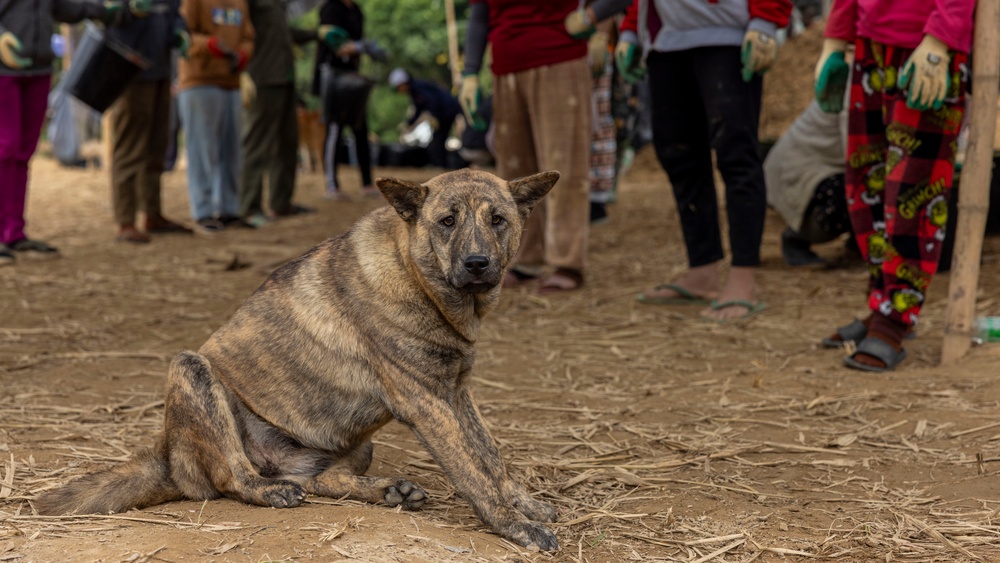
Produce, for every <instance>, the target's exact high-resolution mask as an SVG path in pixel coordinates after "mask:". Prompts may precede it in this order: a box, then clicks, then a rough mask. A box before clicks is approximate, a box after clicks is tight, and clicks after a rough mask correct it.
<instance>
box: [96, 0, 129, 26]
mask: <svg viewBox="0 0 1000 563" xmlns="http://www.w3.org/2000/svg"><path fill="white" fill-rule="evenodd" d="M103 6H104V17H102V18H101V21H103V22H104V23H106V24H108V25H112V24H114V23H115V22H117V21H118V18H120V17H121V15H122V9H123V8H124V7H125V4H123V3H122V2H121V0H107V1H106V2H105V3H104V4H103Z"/></svg>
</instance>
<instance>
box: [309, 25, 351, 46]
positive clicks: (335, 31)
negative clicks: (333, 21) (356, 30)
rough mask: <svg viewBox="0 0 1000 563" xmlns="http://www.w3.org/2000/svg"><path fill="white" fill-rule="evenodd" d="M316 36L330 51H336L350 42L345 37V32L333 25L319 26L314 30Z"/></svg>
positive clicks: (346, 36) (347, 37)
mask: <svg viewBox="0 0 1000 563" xmlns="http://www.w3.org/2000/svg"><path fill="white" fill-rule="evenodd" d="M316 36H317V37H318V38H319V40H320V41H322V42H323V43H325V44H326V46H327V47H329V49H330V50H331V51H336V50H337V49H340V48H341V47H343V46H344V44H345V43H347V42H348V41H350V40H351V38H350V37H349V36H348V35H347V30H346V29H344V28H342V27H337V26H335V25H321V26H319V29H317V30H316Z"/></svg>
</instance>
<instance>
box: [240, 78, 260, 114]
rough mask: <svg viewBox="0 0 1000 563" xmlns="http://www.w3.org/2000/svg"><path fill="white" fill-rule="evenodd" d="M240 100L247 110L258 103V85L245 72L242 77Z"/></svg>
mask: <svg viewBox="0 0 1000 563" xmlns="http://www.w3.org/2000/svg"><path fill="white" fill-rule="evenodd" d="M240 100H241V101H242V102H243V107H245V108H248V107H250V106H252V105H254V102H256V101H257V83H256V82H254V81H253V78H251V77H250V75H249V74H247V73H245V72H244V73H243V74H241V75H240Z"/></svg>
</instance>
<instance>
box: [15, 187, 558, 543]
mask: <svg viewBox="0 0 1000 563" xmlns="http://www.w3.org/2000/svg"><path fill="white" fill-rule="evenodd" d="M558 179H559V174H558V173H557V172H543V173H540V174H536V175H533V176H529V177H526V178H522V179H518V180H514V181H511V182H506V181H504V180H502V179H500V178H497V177H496V176H493V175H492V174H489V173H486V172H477V171H472V170H460V171H456V172H449V173H446V174H442V175H440V176H437V177H435V178H433V179H431V180H430V181H428V182H427V183H426V184H417V183H413V182H406V181H402V180H396V179H391V178H380V179H379V180H378V181H377V185H378V187H379V189H380V190H381V191H382V193H383V195H384V196H385V197H386V199H387V200H388V201H389V203H390V205H391V206H390V207H384V208H381V209H378V210H376V211H373V212H372V213H371V214H369V215H367V216H366V217H364V218H362V219H361V220H360V221H359V222H358V223H357V224H356V225H355V226H354V227H353V228H352V229H351V230H350V231H348V232H347V233H345V234H343V235H341V236H339V237H335V238H332V239H330V240H327V241H325V242H323V243H321V244H320V245H318V246H316V247H315V248H313V249H311V250H309V251H308V252H306V254H305V255H303V256H302V257H300V258H298V259H296V260H294V261H292V262H290V263H288V264H286V265H285V266H283V267H281V268H279V269H278V270H276V271H275V272H274V273H273V274H272V275H271V276H270V278H268V280H267V281H265V282H264V284H263V285H262V286H261V287H260V288H259V289H258V290H257V291H256V292H254V293H253V294H252V295H251V296H250V298H249V299H247V301H246V303H244V305H243V306H242V307H241V308H240V309H239V310H238V311H236V313H235V314H234V315H233V317H232V318H231V319H230V320H229V322H227V323H226V324H225V325H223V326H222V328H220V329H219V330H218V331H217V332H215V334H213V335H212V336H211V337H210V338H209V340H208V342H206V343H205V344H204V346H202V347H201V349H200V350H199V351H198V352H191V351H186V352H182V353H181V354H180V355H178V356H177V358H176V359H174V361H173V362H172V363H171V365H170V371H169V374H168V376H167V389H166V400H165V409H164V410H165V420H164V425H163V426H164V427H163V433H162V434H161V435H160V437H159V439H158V440H157V442H156V445H155V446H154V447H153V448H151V449H148V450H145V451H143V452H141V453H139V454H138V455H136V456H135V457H134V458H133V459H131V460H129V461H128V462H126V463H125V464H123V465H121V466H118V467H115V468H112V469H110V470H107V471H104V472H100V473H95V474H91V475H87V476H84V477H82V478H80V479H77V480H76V481H73V482H71V483H69V484H68V485H66V486H64V487H62V488H59V489H56V490H52V491H47V492H45V493H43V494H42V495H41V496H40V497H38V498H37V499H36V500H35V508H36V509H37V510H38V512H39V513H41V514H65V513H75V514H84V513H109V512H123V511H126V510H129V509H131V508H141V507H146V506H151V505H155V504H159V503H162V502H167V501H171V500H178V499H194V500H201V499H212V498H218V497H221V496H226V497H229V498H232V499H236V500H240V501H243V502H246V503H250V504H257V505H261V506H272V507H293V506H298V505H299V504H301V503H302V501H303V500H304V499H305V497H306V494H314V495H321V496H326V497H335V498H341V497H346V498H351V499H357V500H362V501H367V502H385V503H386V504H388V505H389V506H398V505H402V506H403V508H407V509H416V508H420V506H422V505H423V504H424V501H425V500H426V495H425V493H424V491H423V490H422V489H421V488H420V487H418V486H416V485H414V484H413V483H411V482H410V481H407V480H405V479H402V478H387V477H366V476H364V473H365V471H367V469H368V467H369V465H370V463H371V458H372V441H371V439H372V435H373V434H374V433H375V431H376V430H378V429H379V428H381V427H382V426H383V425H385V424H386V423H388V422H389V421H390V420H392V419H393V418H395V419H397V420H399V421H401V422H402V423H403V424H406V425H407V426H409V427H410V428H411V429H412V430H413V432H414V433H415V434H416V435H417V436H418V437H419V438H420V440H421V441H422V442H423V444H424V445H425V446H426V447H427V449H428V450H429V451H430V453H431V454H432V455H433V456H434V459H435V460H437V462H438V464H439V465H440V466H441V468H442V469H443V470H444V471H445V473H447V474H448V476H449V477H450V478H451V481H452V483H453V484H454V486H455V489H456V490H457V491H458V493H459V494H460V495H461V496H462V497H463V498H465V499H466V500H467V501H468V502H469V504H471V505H472V508H473V510H475V512H476V514H477V515H478V516H479V518H480V519H481V520H482V521H483V522H484V523H486V524H487V525H488V526H490V527H491V528H493V530H495V531H496V532H497V533H498V534H500V535H501V536H503V537H505V538H508V539H509V540H511V541H513V542H516V543H518V544H520V545H522V546H531V545H532V544H534V545H537V546H538V547H539V548H540V549H543V550H556V549H558V548H559V543H558V541H557V540H556V537H555V535H554V534H553V533H552V532H551V531H549V530H548V529H547V528H546V527H545V526H543V525H541V524H539V523H538V522H554V521H555V519H556V509H555V507H553V506H552V505H551V504H548V503H545V502H542V501H539V500H535V499H533V498H532V497H531V495H530V494H529V493H528V492H527V490H525V488H524V487H523V486H521V485H519V484H518V483H516V482H514V481H513V480H512V479H511V478H510V476H509V475H508V474H507V470H506V469H505V467H504V464H503V461H502V459H501V457H500V452H499V450H498V449H497V445H496V443H495V442H494V440H493V438H492V437H491V436H490V433H489V431H488V430H487V429H486V425H485V424H484V422H483V419H482V416H481V415H480V413H479V411H478V409H477V408H476V405H475V402H474V401H473V398H472V393H471V391H470V389H469V384H468V379H469V374H470V373H471V372H472V366H473V363H474V360H475V354H476V352H475V347H476V339H477V338H478V336H479V328H480V323H481V322H482V319H483V317H484V316H485V315H486V314H487V313H488V312H489V311H490V310H492V309H493V308H494V307H495V306H496V304H497V301H498V299H499V297H500V286H501V280H502V279H503V276H504V273H505V271H506V269H507V266H508V264H509V262H510V261H511V259H512V258H513V256H514V253H515V252H516V250H517V246H518V243H519V241H520V237H521V230H522V227H523V225H524V223H525V220H526V219H527V217H528V214H529V213H530V212H531V210H532V208H533V207H534V206H535V204H536V203H538V202H539V201H540V200H541V199H542V197H543V196H545V194H546V193H548V191H549V190H550V189H551V188H552V186H553V185H554V184H555V183H556V181H557V180H558Z"/></svg>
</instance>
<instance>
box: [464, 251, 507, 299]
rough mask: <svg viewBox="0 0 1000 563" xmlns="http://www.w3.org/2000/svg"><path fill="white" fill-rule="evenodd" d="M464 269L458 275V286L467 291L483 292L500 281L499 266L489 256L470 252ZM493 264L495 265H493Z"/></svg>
mask: <svg viewBox="0 0 1000 563" xmlns="http://www.w3.org/2000/svg"><path fill="white" fill-rule="evenodd" d="M462 266H463V271H462V272H461V275H460V276H458V278H459V279H457V280H456V281H457V282H458V283H457V284H455V285H456V287H458V289H460V290H461V291H464V292H466V293H483V292H486V291H489V290H491V289H493V288H494V287H496V285H497V284H498V283H500V275H499V271H500V270H499V268H497V267H496V266H494V265H492V263H491V261H490V258H489V256H485V255H483V254H470V255H469V256H467V257H466V258H465V261H464V262H463V263H462ZM491 266H493V267H491Z"/></svg>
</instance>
